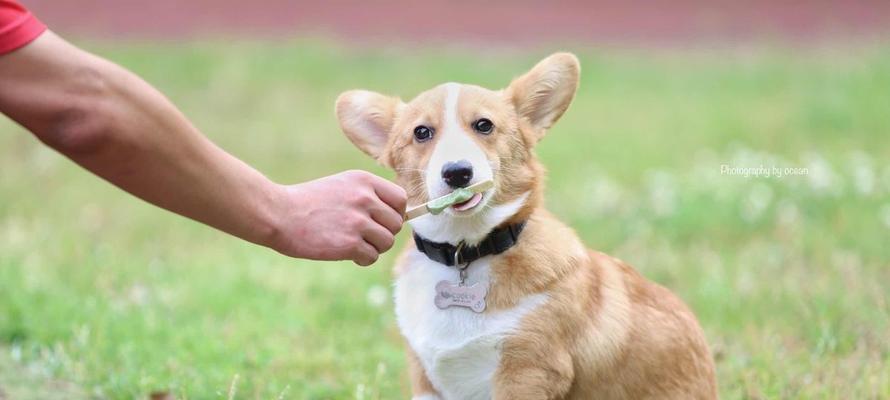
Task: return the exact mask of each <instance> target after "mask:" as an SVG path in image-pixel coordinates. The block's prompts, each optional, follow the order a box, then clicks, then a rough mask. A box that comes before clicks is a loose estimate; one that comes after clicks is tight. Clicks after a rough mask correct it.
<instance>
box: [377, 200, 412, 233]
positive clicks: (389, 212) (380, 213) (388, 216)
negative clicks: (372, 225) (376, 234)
mask: <svg viewBox="0 0 890 400" xmlns="http://www.w3.org/2000/svg"><path fill="white" fill-rule="evenodd" d="M371 218H373V219H374V221H375V222H377V223H378V224H380V225H382V226H383V227H384V228H386V229H388V230H389V231H390V232H392V234H393V235H395V234H397V233H399V231H400V230H402V223H403V222H404V220H403V219H402V214H399V213H397V212H396V211H395V210H393V209H392V208H389V207H379V208H375V209H372V210H371Z"/></svg>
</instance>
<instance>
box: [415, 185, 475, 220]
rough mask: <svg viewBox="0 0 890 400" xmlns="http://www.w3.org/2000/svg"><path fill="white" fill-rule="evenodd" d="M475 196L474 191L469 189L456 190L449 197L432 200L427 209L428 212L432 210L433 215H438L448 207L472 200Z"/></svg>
mask: <svg viewBox="0 0 890 400" xmlns="http://www.w3.org/2000/svg"><path fill="white" fill-rule="evenodd" d="M473 195H475V193H473V191H472V190H470V189H468V188H459V189H454V191H453V192H451V193H449V194H448V195H445V196H442V197H439V198H438V199H435V200H432V201H430V202H429V203H427V204H426V208H427V210H430V213H432V214H433V215H437V214H439V213H441V212H442V211H443V210H445V209H446V208H448V207H451V206H453V205H455V204H457V203H463V202H465V201H467V200H469V199H472V198H473Z"/></svg>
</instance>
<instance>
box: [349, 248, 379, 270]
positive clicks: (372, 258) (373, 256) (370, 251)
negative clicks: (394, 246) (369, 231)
mask: <svg viewBox="0 0 890 400" xmlns="http://www.w3.org/2000/svg"><path fill="white" fill-rule="evenodd" d="M354 252H355V253H354V254H353V256H352V261H353V262H354V263H356V264H358V265H361V266H362V267H367V266H369V265H371V264H373V263H374V262H376V261H377V257H379V254H380V253H378V252H377V249H375V248H374V246H372V245H371V244H369V243H368V242H361V243H359V244H358V246H356V247H355V249H354Z"/></svg>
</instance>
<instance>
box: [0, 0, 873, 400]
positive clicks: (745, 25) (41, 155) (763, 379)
mask: <svg viewBox="0 0 890 400" xmlns="http://www.w3.org/2000/svg"><path fill="white" fill-rule="evenodd" d="M25 5H26V6H28V7H29V8H31V9H32V10H33V11H34V13H35V14H36V15H37V16H38V17H39V18H41V19H42V20H43V21H44V22H45V23H47V24H48V25H49V26H50V28H51V29H52V30H54V31H56V32H57V33H59V34H61V35H63V36H64V37H66V38H68V39H69V40H71V41H73V42H74V43H75V44H77V45H79V46H82V47H84V48H86V49H88V50H90V51H93V52H95V53H97V54H99V55H102V56H104V57H106V58H109V59H111V60H113V61H115V62H117V63H120V64H121V65H123V66H125V67H127V68H129V69H131V70H133V71H134V72H136V73H137V74H139V75H140V76H142V77H144V78H145V79H146V80H148V81H149V82H150V83H152V84H153V85H155V86H156V87H158V88H159V89H160V90H161V91H162V92H164V93H165V94H167V95H168V96H169V97H170V98H171V99H172V100H173V102H174V103H176V104H177V105H178V106H179V107H180V108H181V109H182V110H183V111H184V112H185V114H186V115H187V116H188V117H189V118H190V119H192V120H193V122H194V123H195V124H196V125H197V126H198V127H200V128H201V130H202V131H203V132H204V133H205V134H206V135H208V136H209V137H210V138H211V139H212V140H213V141H215V142H217V143H219V144H220V145H221V146H223V147H224V148H225V149H226V150H228V151H229V152H231V153H233V154H235V155H236V156H238V157H239V158H242V159H244V160H245V161H247V162H248V163H250V164H251V165H254V166H255V167H257V168H258V169H259V170H261V171H262V172H264V173H266V174H267V175H269V176H270V177H272V178H273V179H274V180H276V181H278V182H282V183H290V182H299V181H304V180H308V179H312V178H315V177H319V176H322V175H327V174H331V173H335V172H338V171H341V170H344V169H350V168H364V169H369V170H371V171H373V172H375V173H378V174H381V175H383V176H385V177H392V174H391V173H390V172H388V171H385V170H383V169H381V168H379V167H377V166H376V165H374V163H373V162H372V161H371V160H369V159H367V158H366V157H364V156H363V155H362V154H361V152H359V151H358V150H356V149H354V148H353V147H352V145H351V144H350V143H349V142H348V140H346V139H345V137H344V136H343V135H342V134H341V133H340V132H339V129H338V127H337V122H336V120H335V118H334V115H333V102H334V99H335V98H336V96H337V95H338V94H339V93H340V92H342V91H345V90H348V89H353V88H359V87H361V88H367V89H373V90H377V91H381V92H385V93H391V94H395V95H400V96H401V97H403V98H405V99H410V98H411V97H413V96H414V95H415V94H417V93H419V92H421V91H423V90H425V89H428V88H430V87H432V86H434V85H437V84H439V83H442V82H446V81H459V82H466V83H474V84H479V85H482V86H486V87H490V88H499V87H503V86H505V85H506V84H507V83H508V82H509V81H510V79H511V78H512V77H514V76H516V75H518V74H520V73H522V72H524V71H526V70H527V69H528V68H530V67H531V66H532V65H534V63H535V62H536V61H538V60H539V59H540V58H543V57H544V56H546V55H548V54H549V53H552V52H554V51H558V50H567V51H572V52H575V53H576V54H578V56H579V57H580V59H581V62H582V68H583V72H582V83H581V88H580V90H579V93H578V95H577V98H576V100H575V102H574V103H573V105H572V106H571V108H570V109H569V111H568V112H567V113H566V115H565V116H564V117H563V119H562V120H561V121H560V122H559V123H557V124H556V126H555V127H554V128H553V129H552V130H551V133H550V134H549V135H548V136H547V138H545V140H543V141H542V143H541V144H540V146H539V148H538V152H539V154H540V156H541V158H542V159H543V162H544V163H545V165H546V166H547V167H548V170H549V181H548V188H547V202H548V207H549V208H550V209H551V210H552V211H553V212H555V213H556V214H557V215H558V216H560V217H561V218H563V219H564V220H565V221H566V222H568V223H570V224H571V225H572V226H573V227H575V228H576V230H577V231H578V233H579V234H580V235H581V237H582V238H583V239H584V241H585V242H586V243H587V244H588V245H589V246H590V247H592V248H595V249H598V250H601V251H605V252H608V253H611V254H614V255H616V256H618V257H620V258H623V259H624V260H626V261H628V262H630V263H631V264H633V265H634V266H636V268H637V269H638V270H640V271H641V272H642V273H643V274H644V275H646V276H647V277H649V278H650V279H652V280H655V281H657V282H659V283H661V284H663V285H665V286H667V287H668V288H670V289H671V290H673V291H674V292H676V293H677V294H678V295H679V296H680V297H682V298H683V299H684V300H685V301H686V302H687V303H688V304H689V305H690V306H691V307H692V308H693V309H694V310H695V312H696V313H697V315H698V316H699V318H700V320H701V323H702V325H703V328H704V330H705V332H706V334H707V336H708V339H709V342H710V344H711V346H712V349H713V352H714V356H715V358H716V360H717V369H718V373H719V380H720V390H721V394H722V397H723V398H726V399H774V398H803V399H809V398H839V399H840V398H844V399H847V398H857V399H880V398H890V341H888V340H887V338H888V337H890V304H888V301H890V246H888V243H890V242H888V238H890V41H888V38H890V2H887V1H877V0H871V1H850V2H839V1H835V2H831V1H810V2H791V1H759V0H758V1H749V2H729V1H719V2H697V1H685V0H684V1H654V2H647V3H646V4H645V5H632V4H630V3H628V2H621V1H553V2H546V3H544V2H534V1H512V2H509V1H489V2H471V1H425V2H407V1H394V0H388V1H381V2H350V1H329V2H312V3H309V2H297V1H286V0H257V1H252V2H242V1H235V0H191V1H182V0H154V1H151V2H139V1H123V0H78V1H53V0H30V1H25ZM766 171H770V174H769V175H767V174H766ZM777 171H781V175H776V172H777ZM408 237H409V234H408V233H407V232H403V233H402V234H400V240H401V241H402V242H404V241H405V239H406V238H408ZM392 259H393V254H388V255H387V256H386V257H384V258H382V259H381V260H380V261H379V262H378V263H377V264H376V265H375V266H374V267H372V268H369V269H360V268H356V267H354V266H353V265H351V264H348V263H316V262H308V261H300V260H291V259H287V258H284V257H282V256H279V255H277V254H275V253H273V252H271V251H268V250H265V249H263V248H258V247H256V246H252V245H249V244H246V243H242V242H240V241H238V240H236V239H233V238H230V237H227V236H225V235H223V234H221V233H218V232H216V231H213V230H211V229H209V228H206V227H203V226H201V225H198V224H196V223H193V222H190V221H187V220H184V219H182V218H179V217H177V216H174V215H170V214H168V213H166V212H163V211H160V210H158V209H155V208H153V207H151V206H148V205H146V204H144V203H142V202H140V201H138V200H135V199H133V198H131V197H129V196H128V195H126V194H124V193H123V192H121V191H119V190H117V189H115V188H113V187H110V186H109V185H107V184H105V183H104V182H102V181H100V180H99V179H97V178H95V177H93V176H91V175H89V174H88V173H86V172H84V171H82V170H80V169H79V168H77V167H76V166H75V165H74V164H72V163H71V162H69V161H68V160H66V159H64V158H62V157H61V156H59V155H58V154H55V153H54V152H53V151H51V150H49V149H47V148H45V147H43V146H41V145H40V144H39V143H38V142H37V141H36V140H35V139H34V138H33V137H31V136H30V135H29V134H27V133H26V132H24V131H23V130H22V129H21V128H20V127H18V126H16V125H14V124H13V123H12V122H10V121H9V120H7V119H3V118H0V399H3V398H9V399H31V398H34V399H48V398H64V399H80V398H84V399H86V398H101V399H104V398H109V399H132V398H146V397H149V396H150V395H152V394H154V395H155V396H156V397H157V398H163V396H168V398H183V399H185V398H196V399H204V398H239V399H240V398H244V399H270V398H271V399H395V398H407V397H409V395H408V393H409V392H408V382H407V376H406V373H405V362H404V360H403V353H402V349H401V345H402V344H401V339H400V336H399V334H398V331H397V329H396V327H395V321H394V317H393V312H392V307H393V305H392V300H391V296H392V290H391V281H392V279H391V272H390V267H391V265H392Z"/></svg>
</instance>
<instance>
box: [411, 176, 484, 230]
mask: <svg viewBox="0 0 890 400" xmlns="http://www.w3.org/2000/svg"><path fill="white" fill-rule="evenodd" d="M492 187H494V182H492V181H491V180H490V179H489V180H486V181H482V182H476V183H474V184H472V185H470V186H467V187H465V188H458V189H454V191H453V192H451V193H448V194H446V195H444V196H442V197H439V198H436V199H432V200H430V201H428V202H426V203H425V204H421V205H419V206H414V207H412V208H409V209H408V211H407V212H406V213H405V220H406V221H408V220H412V219H414V218H417V217H419V216H421V215H424V214H426V213H431V214H433V215H437V214H439V213H441V212H442V211H444V210H445V209H446V208H448V207H451V206H453V205H455V204H458V203H463V202H465V201H467V200H469V199H471V198H473V196H474V195H475V194H476V193H482V192H484V191H486V190H488V189H491V188H492Z"/></svg>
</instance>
